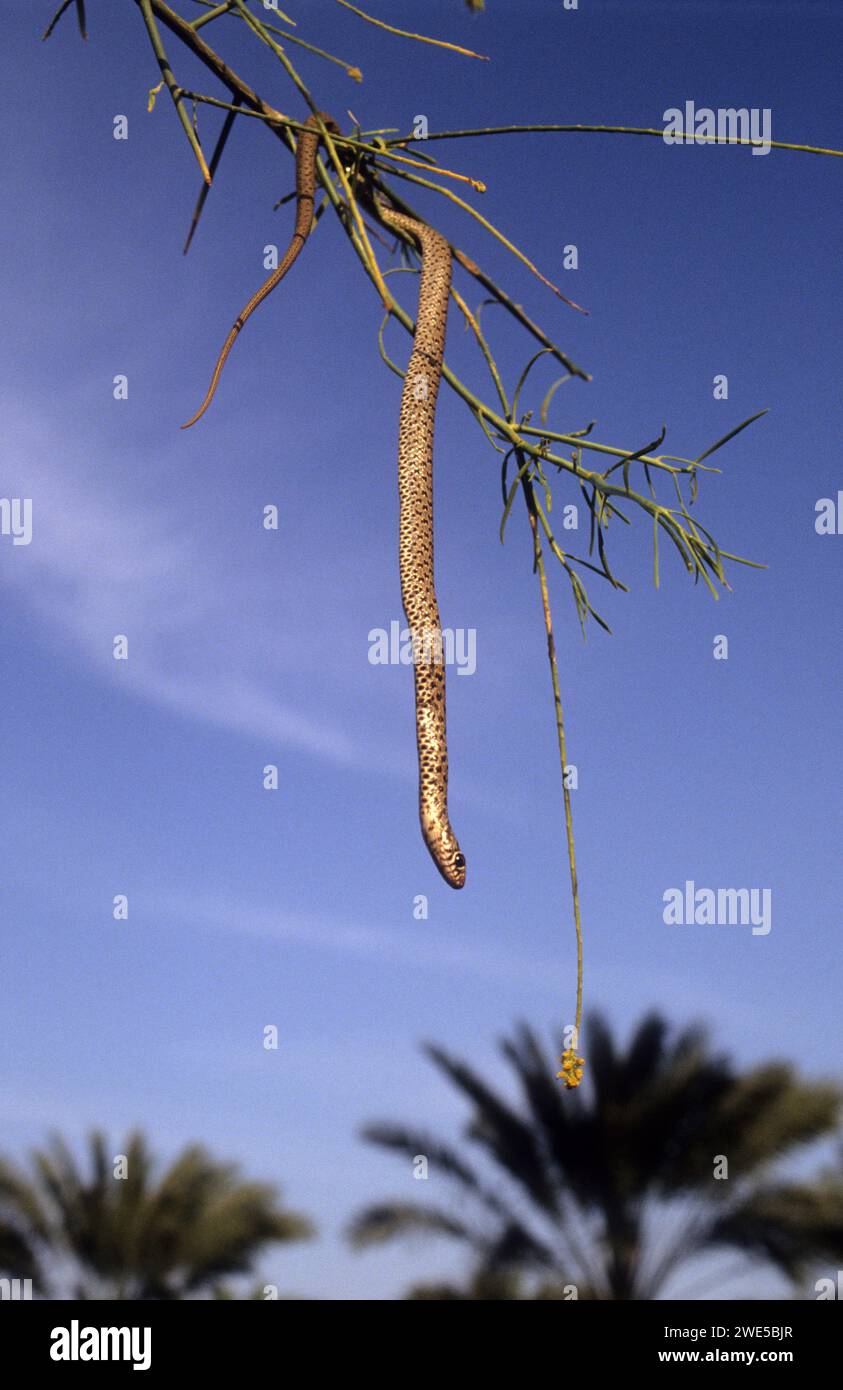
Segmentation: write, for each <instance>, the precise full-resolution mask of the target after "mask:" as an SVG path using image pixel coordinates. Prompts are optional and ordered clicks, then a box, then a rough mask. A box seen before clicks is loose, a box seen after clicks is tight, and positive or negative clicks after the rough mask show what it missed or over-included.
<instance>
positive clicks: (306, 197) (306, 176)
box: [182, 111, 339, 430]
mask: <svg viewBox="0 0 843 1390" xmlns="http://www.w3.org/2000/svg"><path fill="white" fill-rule="evenodd" d="M319 118H320V119H321V120H322V123H323V124H324V125H325V126H327V128H328V130H330V131H331V133H332V134H336V135H338V134H339V126H338V125H337V123H336V121H334V120H333V119H332V117H331V116H328V115H327V114H326V113H325V112H324V111H322V112H320V116H319ZM319 140H320V130H319V124H318V119H317V117H316V116H308V118H307V120H306V122H305V128H304V130H302V131H300V133H299V139H298V143H297V145H296V221H295V226H294V229H293V235H292V236H291V238H290V244H289V246H288V247H287V249H286V251H285V252H284V255H283V256H282V257H281V260H280V261H279V262H278V265H277V266H276V268H275V270H273V272H272V274H271V275H270V276H269V277H268V279H266V280H264V282H263V284H262V285H261V287H260V289H258V290H256V291H255V293H254V294H253V295H252V297H251V299H250V300H249V302H248V304H247V305H246V306H245V307H244V308H243V309H241V311H240V313H239V314H238V316H237V318H236V319H235V320H234V323H233V324H232V325H231V328H230V330H229V334H228V337H227V338H226V340H225V342H224V343H223V345H222V351H221V352H220V355H219V357H218V358H217V363H216V366H215V367H214V372H213V376H212V377H211V384H210V386H209V387H208V390H207V393H206V396H205V399H204V401H203V402H202V404H201V405H200V407H199V409H198V410H197V412H196V414H195V415H193V416H192V417H191V418H190V419H189V420H187V421H186V422H185V424H183V425H182V429H183V430H189V429H190V427H191V425H195V424H196V421H197V420H201V418H202V416H203V415H204V414H205V411H206V410H207V409H208V406H209V405H210V404H211V401H212V400H213V399H214V394H215V392H216V389H217V385H218V384H219V379H220V376H221V375H222V369H223V367H224V366H225V364H226V360H227V358H228V354H229V353H230V352H231V349H232V348H233V346H234V341H235V339H236V337H237V335H238V333H239V332H240V329H241V328H242V327H243V325H244V323H245V322H246V320H247V319H248V318H250V317H251V315H252V314H253V313H254V312H255V310H256V309H257V307H258V305H259V304H262V303H263V301H264V300H265V299H266V296H267V295H268V294H271V293H272V291H273V290H274V289H275V286H276V285H277V284H278V282H279V280H283V278H284V276H285V275H286V274H287V271H288V270H289V269H290V266H291V265H292V264H293V262H294V261H295V260H296V258H297V257H298V255H299V252H300V251H301V249H302V247H303V246H304V243H305V242H306V241H307V238H308V237H309V235H310V229H311V227H312V225H313V204H314V198H315V194H316V156H317V153H318V151H319Z"/></svg>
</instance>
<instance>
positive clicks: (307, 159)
mask: <svg viewBox="0 0 843 1390" xmlns="http://www.w3.org/2000/svg"><path fill="white" fill-rule="evenodd" d="M319 119H321V120H322V122H323V123H324V125H325V126H326V127H327V128H328V130H330V131H331V132H332V133H334V134H339V127H338V126H337V125H336V123H335V122H334V121H333V120H332V119H331V117H330V116H328V115H326V114H325V113H324V112H322V113H320V117H319V118H317V117H316V116H310V117H308V120H307V122H306V125H305V129H304V130H303V131H302V133H301V135H300V137H299V140H298V144H297V148H296V221H295V229H294V231H293V235H292V238H291V240H290V244H289V246H288V247H287V250H286V251H285V253H284V256H283V258H282V259H281V261H280V262H279V265H278V268H277V269H276V270H274V271H273V272H272V274H271V275H270V276H269V278H268V279H267V280H266V281H265V282H264V283H263V285H261V287H260V289H259V290H257V291H256V293H255V294H254V295H253V296H252V298H251V299H250V300H249V302H248V304H247V305H246V307H245V308H244V309H243V310H242V311H241V313H240V315H239V316H238V318H237V319H235V321H234V324H233V325H232V328H231V331H230V332H229V334H228V337H227V338H226V340H225V343H224V344H223V348H222V351H221V352H220V355H219V357H218V359H217V364H216V366H215V367H214V373H213V376H212V378H211V384H210V386H209V387H208V392H207V395H206V396H205V399H204V401H203V402H202V404H201V406H200V407H199V409H198V410H197V412H196V414H195V415H194V416H193V418H192V419H191V420H188V421H187V423H186V424H185V425H182V429H188V428H189V427H190V426H191V425H195V423H196V421H197V420H198V419H200V417H201V416H202V415H204V413H205V411H206V410H207V408H208V406H209V405H210V403H211V401H212V400H213V397H214V392H215V391H216V389H217V383H218V381H219V378H220V374H221V372H222V369H223V367H224V366H225V362H226V358H227V357H228V354H229V352H230V351H231V348H232V346H233V344H234V340H235V338H236V337H237V335H238V333H239V332H240V330H241V328H242V327H243V324H244V323H245V322H246V320H247V319H248V318H249V316H250V315H251V314H252V313H253V312H254V310H255V309H256V308H257V307H258V305H259V304H260V303H262V301H263V300H264V299H265V298H266V296H267V295H268V294H270V293H271V291H272V290H273V289H274V288H275V286H276V285H277V284H278V282H279V280H281V279H282V278H283V277H284V276H285V275H286V273H287V271H288V270H289V269H290V266H291V265H292V264H293V262H294V261H295V259H296V257H297V256H298V254H299V252H300V251H301V249H302V247H303V246H304V243H305V241H306V240H307V237H308V235H309V233H310V229H311V226H312V224H313V204H314V194H315V190H316V157H317V154H318V150H319V140H320V130H319ZM369 201H370V203H371V205H372V206H373V207H374V209H375V211H376V212H377V215H378V216H379V218H380V219H381V221H382V222H383V223H385V225H386V226H388V227H390V228H392V229H394V230H398V231H401V232H405V233H409V234H410V235H411V236H413V237H415V239H416V240H417V242H418V243H419V246H420V247H421V280H420V285H419V307H418V314H417V316H416V331H415V336H414V340H413V351H412V353H411V355H410V361H409V364H408V366H407V372H406V375H405V377H404V388H403V391H402V395H401V412H400V416H399V426H398V498H399V538H398V560H399V569H400V576H401V599H402V603H403V606H404V613H405V616H406V619H407V624H408V626H409V630H410V633H411V637H412V644H413V654H414V659H413V674H414V682H415V705H416V742H417V746H418V761H419V820H420V822H421V829H422V835H423V837H424V841H425V844H426V845H427V847H428V849H429V850H430V853H431V855H432V856H433V860H434V862H435V864H436V866H437V868H438V869H439V872H440V873H441V874H442V877H443V878H444V879H445V881H446V883H449V884H450V885H451V887H452V888H462V886H463V884H464V883H465V874H466V863H465V856H464V855H463V853H462V851H461V850H460V847H459V843H458V841H457V837H456V835H455V834H454V832H453V830H452V829H451V823H450V820H449V818H448V742H447V737H446V728H445V663H444V654H443V649H442V624H441V620H440V617H439V606H438V604H437V602H436V588H435V585H434V573H433V430H434V423H435V416H436V398H437V395H438V394H439V383H440V380H441V377H442V357H443V353H444V350H445V325H446V320H447V316H448V299H449V293H450V286H451V249H450V246H449V245H448V242H447V241H446V240H445V238H444V237H443V236H440V234H439V233H438V232H437V231H434V229H433V228H432V227H429V226H428V225H427V224H426V223H424V222H419V221H418V220H417V219H416V218H414V217H410V216H408V215H407V214H406V213H402V212H398V211H397V210H396V209H395V208H392V207H389V206H388V205H386V204H385V203H384V202H383V201H382V199H380V198H379V197H376V196H375V197H370V199H369Z"/></svg>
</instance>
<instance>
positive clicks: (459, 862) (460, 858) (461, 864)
mask: <svg viewBox="0 0 843 1390" xmlns="http://www.w3.org/2000/svg"><path fill="white" fill-rule="evenodd" d="M454 868H455V869H464V868H465V855H464V854H455V855H454Z"/></svg>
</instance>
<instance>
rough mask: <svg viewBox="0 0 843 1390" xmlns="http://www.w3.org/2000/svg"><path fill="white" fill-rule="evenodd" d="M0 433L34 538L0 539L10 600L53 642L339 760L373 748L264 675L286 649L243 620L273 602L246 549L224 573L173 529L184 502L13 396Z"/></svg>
mask: <svg viewBox="0 0 843 1390" xmlns="http://www.w3.org/2000/svg"><path fill="white" fill-rule="evenodd" d="M6 404H7V407H8V402H7V403H6ZM2 433H3V435H4V436H5V437H4V438H3V446H4V456H5V459H6V461H7V466H6V467H5V469H4V481H3V495H10V496H27V497H32V498H33V502H34V508H33V511H34V534H33V540H32V543H31V544H30V545H29V546H27V547H21V546H17V547H12V546H11V545H5V546H2V547H0V574H2V582H3V586H4V591H5V593H6V595H7V598H6V602H8V601H9V597H8V596H9V595H10V593H15V594H16V595H17V599H18V601H19V602H20V603H21V604H23V605H25V606H26V607H27V608H28V609H30V610H31V611H32V612H34V613H35V614H36V615H37V617H38V619H39V620H40V622H41V624H42V627H43V630H44V631H45V632H46V633H47V634H48V635H49V640H50V641H53V642H58V643H59V644H60V645H61V646H62V647H63V648H64V649H65V650H67V649H70V650H71V651H72V652H73V654H74V655H75V656H76V657H77V658H81V659H83V660H84V661H85V662H86V664H87V665H88V666H89V667H91V666H93V667H94V668H95V669H97V670H98V671H99V672H100V673H101V674H102V676H103V678H104V679H109V680H112V681H114V680H117V679H120V681H121V685H122V687H123V688H124V689H126V688H130V689H131V691H132V692H133V693H134V694H135V695H137V696H139V697H141V698H144V699H148V700H150V701H153V702H155V703H156V704H159V705H161V706H163V707H165V708H167V709H169V710H172V711H174V712H175V713H177V714H180V715H182V716H184V717H187V718H191V719H198V720H201V721H203V722H206V723H210V724H214V725H216V726H217V727H220V728H224V729H228V730H230V731H232V732H235V733H238V734H242V735H245V736H248V737H251V738H255V739H258V740H262V741H263V742H265V743H271V744H273V745H274V744H277V743H281V744H284V745H288V746H292V747H295V748H300V749H304V750H305V751H306V752H308V753H310V754H313V755H316V756H319V757H322V758H325V759H328V760H330V761H333V762H335V763H340V764H354V763H364V762H366V761H367V760H368V755H367V749H366V747H365V745H364V743H362V742H361V741H360V739H359V738H358V737H357V736H356V735H355V734H354V733H353V732H351V731H349V730H347V729H346V728H344V727H342V726H341V725H340V724H338V723H337V722H335V721H332V720H331V719H330V718H328V717H323V716H321V715H320V716H318V717H317V716H316V715H314V714H313V713H312V712H310V711H308V712H305V710H304V708H302V707H297V706H296V705H295V704H294V703H292V702H287V701H285V700H284V699H283V698H279V696H278V694H277V693H276V689H273V688H271V687H270V680H271V681H272V683H273V685H275V686H276V688H277V684H278V680H279V670H278V668H279V665H283V662H284V650H283V646H284V644H283V634H281V633H277V634H276V633H273V634H271V635H269V634H267V631H266V628H265V625H264V624H263V623H261V622H256V623H254V624H252V625H250V624H248V623H244V622H243V621H242V615H243V614H244V613H250V612H253V611H254V609H255V607H256V606H258V607H260V606H262V605H263V606H264V607H265V606H266V600H267V595H266V593H265V590H266V587H267V585H268V583H269V580H268V579H267V578H265V577H263V576H260V575H256V574H255V573H254V572H253V571H250V569H249V565H248V557H245V558H244V562H243V566H242V569H241V570H240V571H239V572H238V571H235V572H231V570H230V569H229V570H227V571H226V572H225V574H224V577H222V576H221V574H220V572H219V568H218V566H217V564H216V562H215V560H214V557H209V555H208V553H207V551H203V548H202V546H201V544H200V538H199V536H198V535H197V534H194V535H192V536H191V535H186V534H184V533H183V532H182V533H179V531H178V529H177V527H178V524H179V523H178V520H177V515H179V514H180V515H181V516H182V517H183V511H182V512H181V513H177V512H176V510H175V509H174V508H173V507H172V506H170V507H169V508H168V507H166V506H165V505H164V504H163V503H158V504H156V503H152V502H143V503H139V502H138V501H137V500H136V499H135V498H133V497H131V496H130V495H128V493H127V490H126V489H125V487H123V488H121V486H120V485H119V484H118V483H117V482H116V481H115V479H114V478H113V477H111V478H110V479H109V480H108V481H106V480H104V479H103V478H102V477H101V476H99V475H94V473H93V470H92V469H91V468H90V467H89V466H87V467H86V466H84V465H82V466H80V465H79V463H78V461H76V460H74V459H72V458H68V455H67V452H66V451H65V450H64V448H63V447H62V441H61V440H59V439H58V438H56V437H54V436H53V435H51V433H50V431H49V429H48V428H47V427H46V426H44V425H41V426H37V425H33V424H31V423H29V422H27V423H26V425H23V424H22V423H21V421H20V420H19V419H17V420H16V418H15V412H14V410H13V409H12V408H6V409H5V410H4V411H3V425H2ZM117 633H124V634H126V635H127V636H128V637H129V657H130V662H129V667H128V675H129V679H128V680H124V679H122V678H123V675H124V670H125V669H126V668H124V669H123V670H121V669H118V667H117V664H116V663H115V662H113V660H112V658H111V645H112V640H113V637H114V635H115V634H117ZM289 659H290V662H291V664H292V662H293V660H294V653H293V652H292V651H291V652H290V655H289Z"/></svg>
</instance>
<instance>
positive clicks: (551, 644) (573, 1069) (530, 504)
mask: <svg viewBox="0 0 843 1390" xmlns="http://www.w3.org/2000/svg"><path fill="white" fill-rule="evenodd" d="M516 454H517V455H518V462H519V465H521V466H524V465H525V460H524V459H522V458H521V456H520V455H519V454H518V451H517V450H516ZM526 467H527V470H528V471H526V472H525V473H524V476H523V477H522V479H521V487H522V489H523V492H524V501H525V503H526V505H527V515H528V517H529V519H530V530H531V531H532V533H533V554H534V556H535V569H536V573H537V574H538V577H539V588H540V590H541V600H542V613H543V615H544V627H545V632H546V633H547V659H548V662H549V663H550V679H551V683H552V685H553V705H554V709H555V711H556V737H557V740H558V743H559V763H560V767H561V771H562V797H563V800H564V803H565V835H566V838H567V841H568V867H569V868H570V871H571V899H572V901H573V905H574V930H575V932H576V936H577V1006H576V1013H575V1016H574V1036H573V1039H572V1041H571V1045H570V1047H567V1048H566V1049H565V1051H564V1052H563V1053H562V1057H561V1059H560V1062H561V1071H559V1072H557V1076H558V1077H559V1079H560V1080H561V1081H564V1082H565V1085H566V1086H567V1087H568V1089H569V1090H571V1089H572V1088H573V1087H575V1086H579V1084H580V1082H581V1081H582V1075H583V1068H584V1065H585V1063H584V1061H583V1059H582V1057H579V1056H578V1055H577V1051H576V1049H577V1046H578V1043H579V1035H580V1028H581V1026H582V989H583V937H582V917H581V914H580V889H579V883H578V881H577V859H576V853H575V850H574V815H573V807H572V805H571V789H570V787H569V786H568V779H567V776H566V768H567V764H568V758H567V748H566V742H565V720H564V716H563V713H562V695H561V692H560V688H559V665H558V663H557V660H556V640H555V638H554V636H553V619H552V616H551V612H550V595H549V593H548V587H547V573H546V570H545V567H544V553H543V551H542V543H541V535H540V534H539V527H538V519H537V509H536V499H535V495H534V493H533V484H532V482H531V480H530V477H529V461H526Z"/></svg>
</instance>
